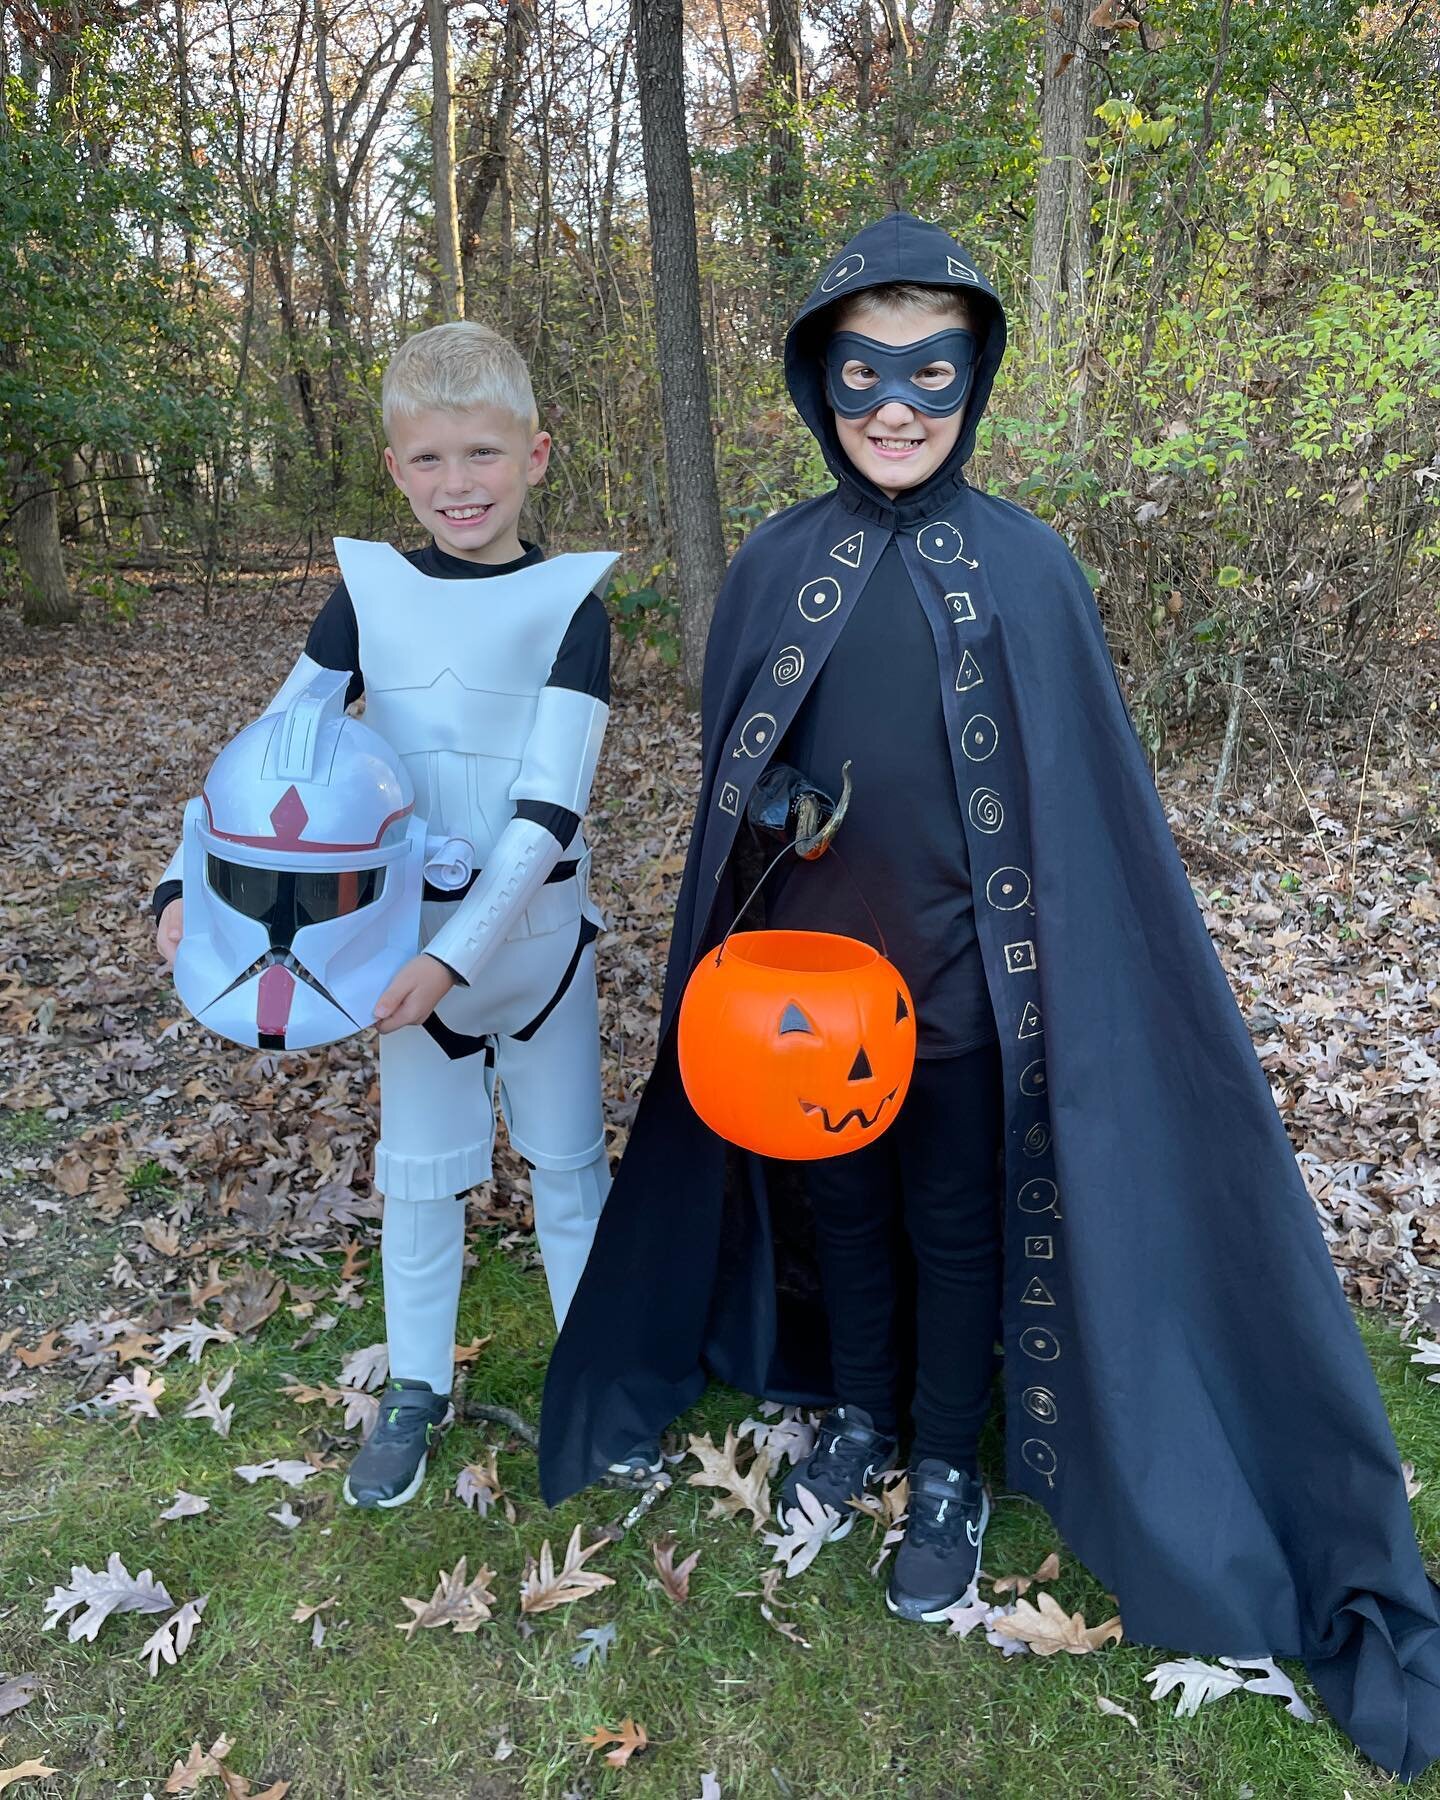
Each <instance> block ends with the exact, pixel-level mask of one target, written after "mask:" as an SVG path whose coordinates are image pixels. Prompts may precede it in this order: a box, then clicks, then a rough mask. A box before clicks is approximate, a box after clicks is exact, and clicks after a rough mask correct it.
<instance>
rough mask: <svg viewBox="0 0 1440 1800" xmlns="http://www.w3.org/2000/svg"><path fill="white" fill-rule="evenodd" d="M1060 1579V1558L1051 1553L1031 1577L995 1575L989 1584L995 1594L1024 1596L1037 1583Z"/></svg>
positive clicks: (1053, 1552)
mask: <svg viewBox="0 0 1440 1800" xmlns="http://www.w3.org/2000/svg"><path fill="white" fill-rule="evenodd" d="M1059 1579H1060V1558H1059V1556H1058V1555H1057V1554H1056V1553H1055V1551H1053V1550H1052V1551H1051V1552H1050V1554H1049V1555H1048V1556H1047V1557H1046V1558H1045V1560H1044V1562H1042V1563H1041V1565H1040V1567H1039V1568H1038V1569H1037V1570H1036V1571H1035V1573H1034V1574H1033V1575H997V1576H996V1577H995V1579H994V1580H993V1581H992V1582H991V1584H990V1585H991V1586H992V1587H993V1588H994V1590H995V1592H996V1593H997V1594H1008V1593H1012V1592H1013V1593H1014V1594H1016V1595H1020V1594H1026V1593H1028V1592H1029V1591H1030V1588H1031V1587H1032V1585H1033V1584H1034V1583H1035V1582H1037V1581H1058V1580H1059Z"/></svg>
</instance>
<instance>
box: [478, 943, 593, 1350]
mask: <svg viewBox="0 0 1440 1800" xmlns="http://www.w3.org/2000/svg"><path fill="white" fill-rule="evenodd" d="M496 1061H497V1067H498V1073H499V1082H500V1104H501V1108H502V1110H503V1112H504V1115H505V1124H506V1129H507V1130H508V1132H509V1134H510V1142H511V1143H512V1144H513V1145H514V1146H515V1148H516V1149H517V1150H518V1151H519V1153H520V1154H521V1156H523V1157H524V1158H525V1160H526V1162H528V1163H529V1164H530V1166H531V1170H532V1171H533V1172H532V1175H531V1187H532V1191H533V1193H534V1196H535V1236H536V1238H537V1239H538V1241H539V1244H540V1252H541V1255H542V1256H543V1257H544V1259H545V1278H546V1280H547V1281H548V1283H549V1285H550V1304H551V1306H552V1307H553V1309H554V1312H555V1323H556V1325H557V1327H558V1326H559V1325H561V1324H562V1323H563V1322H564V1319H565V1314H566V1312H567V1310H568V1309H569V1306H570V1302H571V1300H572V1299H573V1297H574V1294H575V1289H576V1288H577V1287H578V1286H579V1284H580V1276H581V1274H582V1273H583V1271H584V1268H585V1260H586V1258H587V1257H588V1256H589V1254H590V1245H591V1243H592V1242H593V1240H594V1237H595V1227H596V1223H597V1221H598V1220H599V1217H600V1211H601V1208H602V1207H603V1206H604V1204H605V1197H606V1195H607V1194H608V1193H609V1191H610V1167H609V1164H608V1163H607V1161H606V1158H605V1125H604V1117H603V1114H602V1111H601V1099H600V1024H599V1008H598V1004H597V1001H596V994H595V949H594V946H593V945H586V947H585V949H584V951H583V952H582V953H581V957H580V961H579V964H578V966H577V968H576V970H575V974H574V977H573V978H572V980H571V982H570V985H569V987H568V988H566V990H565V992H564V994H563V995H562V997H561V999H560V1000H559V1002H558V1004H557V1005H556V1007H555V1010H554V1011H553V1012H552V1013H551V1014H550V1016H549V1017H548V1018H547V1019H546V1020H545V1022H544V1024H543V1025H541V1026H540V1028H539V1029H538V1030H537V1031H536V1032H535V1034H534V1036H533V1037H530V1038H528V1039H525V1040H523V1041H522V1040H520V1039H518V1038H512V1037H501V1038H499V1039H498V1040H497V1042H496Z"/></svg>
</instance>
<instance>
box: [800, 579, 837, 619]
mask: <svg viewBox="0 0 1440 1800" xmlns="http://www.w3.org/2000/svg"><path fill="white" fill-rule="evenodd" d="M840 597H841V596H840V583H839V582H838V581H837V580H836V579H835V577H834V576H833V575H821V576H820V577H819V579H818V580H815V581H807V582H806V583H805V585H804V587H802V588H801V590H800V592H799V593H798V594H797V595H796V596H795V601H796V604H797V605H798V606H799V608H800V616H801V618H802V619H804V620H805V621H806V622H807V623H808V624H811V625H818V624H819V623H820V621H821V620H822V619H828V618H829V617H830V615H831V613H833V612H834V610H835V608H836V607H837V606H838V605H839V604H840Z"/></svg>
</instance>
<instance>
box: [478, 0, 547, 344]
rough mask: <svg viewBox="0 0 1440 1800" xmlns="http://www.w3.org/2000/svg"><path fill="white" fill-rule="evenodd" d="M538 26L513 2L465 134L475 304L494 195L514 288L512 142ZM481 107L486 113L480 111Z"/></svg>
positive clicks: (522, 3)
mask: <svg viewBox="0 0 1440 1800" xmlns="http://www.w3.org/2000/svg"><path fill="white" fill-rule="evenodd" d="M534 28H535V12H534V8H533V6H532V5H531V4H529V0H510V4H509V5H508V6H507V7H506V8H505V31H504V35H503V37H502V38H501V40H500V56H499V62H498V66H497V69H496V72H495V77H494V80H493V81H492V83H491V85H490V89H489V91H488V92H487V93H486V94H485V95H484V96H483V98H477V100H476V101H475V103H474V104H475V106H476V108H477V110H476V111H475V112H474V113H473V114H472V116H471V119H470V123H469V127H468V129H467V131H466V133H465V157H464V162H465V166H466V170H467V176H466V178H465V179H464V180H463V181H462V182H461V183H460V208H459V211H460V261H461V281H462V285H463V287H464V290H465V292H466V293H467V294H468V295H469V297H470V305H471V307H472V308H473V307H474V305H475V301H476V297H477V295H478V294H479V291H480V281H479V274H480V228H481V226H482V225H483V224H484V222H485V214H486V211H487V209H488V208H489V205H490V202H491V200H492V199H495V200H498V201H499V203H500V204H499V211H500V233H499V235H500V246H501V263H502V268H501V275H502V278H503V279H504V280H505V284H506V288H507V290H508V286H509V258H510V246H511V232H510V218H511V198H510V140H511V138H512V137H513V135H514V131H515V107H516V102H517V101H518V99H519V96H520V83H521V81H522V79H523V78H524V74H525V59H526V56H527V55H528V53H529V49H530V36H531V33H532V32H533V30H534ZM482 107H483V112H482V111H480V110H479V109H480V108H482Z"/></svg>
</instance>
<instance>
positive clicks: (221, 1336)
mask: <svg viewBox="0 0 1440 1800" xmlns="http://www.w3.org/2000/svg"><path fill="white" fill-rule="evenodd" d="M234 1342H235V1333H234V1332H233V1331H226V1329H225V1327H224V1326H223V1325H207V1324H206V1323H205V1321H204V1320H203V1319H190V1320H188V1321H187V1322H186V1323H185V1324H184V1325H172V1326H169V1327H167V1328H166V1329H165V1330H164V1331H162V1332H161V1333H160V1347H159V1349H158V1350H155V1351H153V1352H152V1353H151V1358H150V1360H151V1361H152V1362H157V1363H167V1362H169V1360H170V1358H171V1357H172V1356H174V1354H175V1352H176V1351H177V1350H183V1351H184V1352H185V1354H186V1355H187V1356H188V1357H189V1359H190V1361H191V1362H192V1363H198V1362H199V1360H200V1354H201V1352H202V1351H203V1350H204V1348H205V1346H206V1345H207V1344H233V1343H234Z"/></svg>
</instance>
